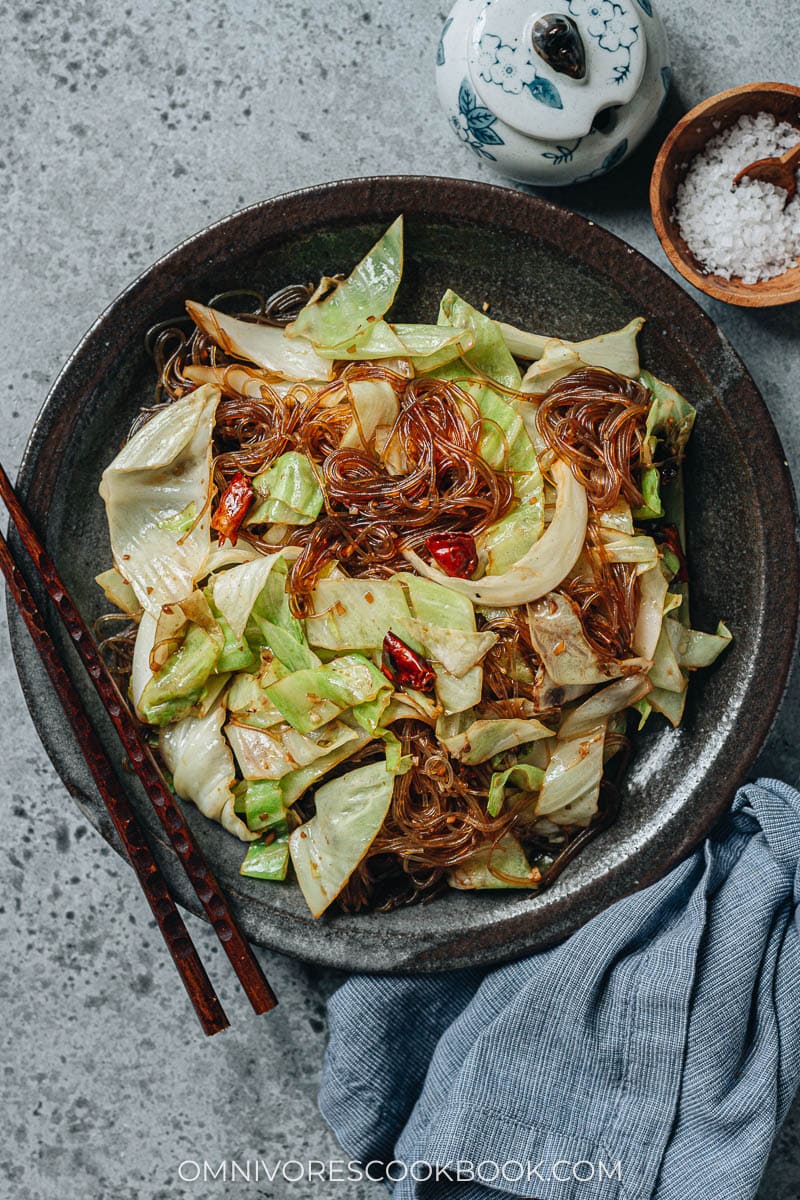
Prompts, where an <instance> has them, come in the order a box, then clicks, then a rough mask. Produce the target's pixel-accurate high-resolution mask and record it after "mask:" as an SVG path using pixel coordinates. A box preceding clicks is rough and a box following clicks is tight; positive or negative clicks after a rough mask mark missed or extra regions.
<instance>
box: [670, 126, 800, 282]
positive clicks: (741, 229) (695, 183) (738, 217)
mask: <svg viewBox="0 0 800 1200" xmlns="http://www.w3.org/2000/svg"><path fill="white" fill-rule="evenodd" d="M798 141H800V131H798V130H797V129H796V128H795V127H794V126H793V125H789V124H787V123H786V122H785V121H783V122H778V121H776V119H775V117H773V116H772V114H771V113H757V114H756V115H755V116H743V117H740V118H739V120H738V121H737V122H736V124H735V125H732V126H731V127H730V128H729V129H726V130H724V131H722V132H721V133H718V134H716V135H715V136H714V137H713V138H711V140H710V141H709V142H707V143H706V147H705V149H704V150H703V151H702V153H700V154H698V155H697V156H696V157H695V158H694V159H693V160H692V162H691V164H690V165H689V169H688V171H687V172H686V177H685V178H684V180H683V182H682V183H681V184H680V185H679V187H678V190H677V193H676V198H675V212H674V214H673V216H674V220H675V221H676V222H677V224H678V226H679V227H680V231H681V234H682V236H683V238H684V240H685V241H686V243H687V245H688V246H689V248H690V250H691V251H692V253H693V254H694V256H695V257H696V258H697V260H698V261H699V262H700V263H701V265H702V266H703V268H704V269H705V270H706V271H708V272H712V273H713V274H715V275H721V276H722V277H723V279H730V278H731V277H732V276H734V275H735V276H740V277H741V279H742V280H743V282H744V283H758V281H759V280H760V279H771V278H772V277H773V276H775V275H782V274H783V272H784V271H788V270H789V268H790V267H793V266H795V264H796V262H797V258H798V256H800V192H799V193H798V194H797V196H795V198H794V199H793V200H791V201H790V202H789V203H788V204H786V205H785V207H784V204H785V201H786V191H785V189H784V188H779V187H775V186H774V185H773V184H771V183H762V182H760V181H759V180H757V179H743V180H742V182H741V183H740V184H739V185H738V186H737V187H735V188H732V187H731V183H732V180H733V177H734V175H736V174H737V172H739V171H741V170H742V168H743V167H746V166H748V165H749V164H750V163H752V162H755V161H756V159H759V158H769V157H771V156H773V155H780V154H783V153H784V152H785V151H786V150H790V149H791V148H792V146H796V145H797V142H798Z"/></svg>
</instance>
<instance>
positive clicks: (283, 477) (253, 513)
mask: <svg viewBox="0 0 800 1200" xmlns="http://www.w3.org/2000/svg"><path fill="white" fill-rule="evenodd" d="M253 488H254V489H255V493H256V503H255V504H254V505H253V507H252V508H251V509H250V512H249V513H248V514H247V519H246V521H245V524H246V525H247V526H251V525H265V524H269V525H275V524H282V525H313V523H314V521H316V519H317V517H318V516H319V514H320V513H321V512H322V505H323V503H324V497H323V494H322V489H321V487H320V486H319V482H318V481H317V476H316V474H315V473H314V469H313V467H312V466H311V463H310V462H309V461H308V458H307V457H306V456H305V454H299V453H298V452H297V451H296V450H288V451H287V452H286V454H282V455H281V456H280V458H276V460H275V462H274V463H273V464H272V465H271V466H270V467H268V468H267V470H266V471H262V472H261V474H260V475H256V476H255V477H254V478H253Z"/></svg>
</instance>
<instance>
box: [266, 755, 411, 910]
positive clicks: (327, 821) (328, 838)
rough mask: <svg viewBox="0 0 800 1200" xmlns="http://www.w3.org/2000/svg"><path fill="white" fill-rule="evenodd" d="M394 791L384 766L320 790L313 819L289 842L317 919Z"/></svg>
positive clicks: (368, 843)
mask: <svg viewBox="0 0 800 1200" xmlns="http://www.w3.org/2000/svg"><path fill="white" fill-rule="evenodd" d="M393 787H394V776H393V775H392V774H390V772H389V771H388V770H387V767H386V762H385V760H383V761H379V762H375V763H369V764H368V765H367V766H365V767H358V768H356V770H355V771H350V772H348V774H347V775H342V776H340V777H339V778H338V779H334V780H331V781H330V782H329V783H326V784H323V786H322V787H321V788H319V789H318V791H317V794H316V797H315V804H316V814H315V815H314V816H313V817H312V818H311V820H310V821H307V822H306V823H305V825H301V826H300V828H299V829H295V830H294V832H293V833H292V834H291V836H290V838H289V852H290V854H291V856H292V865H293V866H294V869H295V874H296V875H297V882H298V883H299V884H300V889H301V891H302V893H303V895H304V896H305V899H306V903H307V904H308V907H309V908H310V910H311V912H312V914H313V915H314V916H315V917H319V916H321V915H322V913H323V912H324V911H325V909H326V908H327V907H328V906H329V905H330V904H331V903H332V902H333V901H334V900H335V899H336V897H337V896H338V895H339V893H340V892H341V890H342V888H343V887H344V886H345V885H346V883H347V881H348V879H349V878H350V876H351V875H352V874H353V871H355V869H356V867H357V866H358V864H359V863H360V862H361V860H362V858H363V857H364V855H365V854H366V853H367V851H368V850H369V848H370V846H371V845H372V843H373V842H374V840H375V838H376V836H377V834H378V832H379V831H380V828H381V826H382V825H383V822H384V821H385V819H386V814H387V813H388V811H389V805H390V804H391V800H392V789H393Z"/></svg>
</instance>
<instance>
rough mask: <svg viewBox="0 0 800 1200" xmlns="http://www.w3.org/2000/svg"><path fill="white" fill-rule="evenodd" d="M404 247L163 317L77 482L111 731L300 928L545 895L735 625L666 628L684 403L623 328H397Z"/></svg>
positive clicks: (632, 325)
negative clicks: (112, 622)
mask: <svg viewBox="0 0 800 1200" xmlns="http://www.w3.org/2000/svg"><path fill="white" fill-rule="evenodd" d="M403 260H404V247H403V220H402V217H398V219H397V220H396V221H395V222H393V224H392V225H391V226H390V227H389V229H388V230H386V232H385V233H384V234H383V235H382V236H381V237H380V238H379V240H378V241H377V242H376V244H375V245H374V246H373V247H372V248H371V249H370V250H368V251H367V253H366V254H365V255H364V257H363V258H362V260H361V261H360V262H359V263H358V264H357V265H356V266H355V268H354V269H353V270H352V271H351V272H350V274H349V275H347V276H344V275H335V276H332V277H327V276H326V277H324V278H323V279H322V280H321V282H320V284H319V286H318V287H317V288H316V290H314V292H313V294H310V295H309V293H310V290H311V289H310V288H309V290H308V292H306V293H305V295H306V297H307V300H306V301H305V302H304V303H302V306H300V307H299V310H298V309H297V308H296V309H295V311H294V314H293V319H289V316H287V315H286V314H285V312H284V311H283V310H282V309H280V311H279V312H278V317H275V318H274V319H273V314H272V313H271V310H270V304H271V302H267V303H266V304H265V305H262V306H261V308H260V309H259V310H258V311H257V312H255V311H250V312H243V313H237V314H235V315H231V314H229V313H227V312H223V311H221V310H218V309H214V308H210V307H208V306H206V305H203V304H200V303H197V302H195V301H191V300H190V301H188V302H187V310H188V313H189V315H190V317H191V318H192V320H193V322H194V323H195V325H196V328H197V331H198V332H197V336H196V339H190V340H189V342H188V343H187V342H186V339H185V338H184V342H183V343H181V344H182V345H183V344H184V343H186V346H185V349H184V350H182V351H179V358H178V359H176V360H174V361H173V362H172V364H171V365H170V367H169V369H168V370H166V371H165V375H164V377H163V379H162V387H164V388H165V389H166V392H167V393H168V395H169V397H170V398H171V399H172V401H173V402H172V403H171V404H169V405H164V406H160V407H158V408H156V410H155V411H154V412H153V414H152V415H151V416H150V417H149V419H147V420H146V421H145V423H144V424H141V425H140V427H139V428H138V431H135V432H134V433H133V435H132V436H131V437H130V438H129V440H128V441H127V442H126V443H125V445H124V446H123V448H122V449H121V451H120V453H119V454H118V455H117V457H116V458H115V459H114V461H113V462H112V463H111V464H110V465H109V466H108V467H107V468H106V470H105V471H104V473H103V478H102V482H101V485H100V492H101V495H102V497H103V499H104V501H105V504H106V512H107V517H108V526H109V535H110V545H111V558H112V560H113V566H111V567H109V568H108V569H107V570H105V571H103V572H102V573H101V574H100V575H98V576H97V583H98V585H99V587H100V588H101V589H102V591H103V594H104V596H105V598H106V600H107V601H108V602H109V603H110V604H111V605H113V606H114V607H115V608H116V609H117V610H118V611H119V614H120V618H119V619H120V621H121V622H124V621H126V620H127V621H129V622H131V626H130V630H129V631H128V632H123V634H122V635H121V636H114V637H112V638H110V639H109V647H110V652H111V651H113V653H115V654H118V655H121V656H122V657H123V658H125V654H126V653H127V659H126V660H125V662H124V669H125V670H127V673H128V693H129V698H130V701H131V703H132V705H133V707H134V710H135V712H136V715H137V717H138V718H139V720H141V721H142V722H143V723H144V724H146V725H148V726H150V727H151V728H152V730H153V738H154V739H157V742H158V748H159V753H160V756H161V760H162V761H163V763H164V766H165V768H166V769H167V771H168V772H169V773H170V776H171V780H172V783H173V786H174V789H175V791H176V793H177V794H178V796H180V797H181V798H182V799H183V800H185V801H188V802H191V803H193V804H195V805H196V806H197V807H198V808H199V809H200V811H201V812H202V813H203V814H204V815H205V816H207V817H208V818H209V819H211V820H214V821H217V822H219V823H220V824H221V825H222V826H223V827H224V828H225V829H226V830H227V831H229V832H230V833H232V834H233V835H234V836H236V837H237V838H239V839H241V840H242V841H245V842H248V843H249V847H248V850H247V853H246V856H245V858H244V860H243V863H242V867H241V872H242V875H243V876H246V877H248V878H249V879H252V880H258V881H266V882H269V883H272V884H274V885H276V886H282V885H284V883H285V881H287V880H291V879H294V880H296V882H297V884H299V887H300V889H301V890H302V893H303V895H304V897H305V899H306V901H307V903H308V907H309V909H310V911H311V913H312V914H313V915H314V917H319V916H321V915H322V914H323V913H324V912H325V911H326V910H327V909H328V908H329V907H330V906H331V905H332V904H334V903H338V904H339V905H341V906H343V907H344V908H346V909H354V908H355V909H357V908H359V907H363V906H365V905H368V904H374V905H377V904H378V903H379V901H380V902H383V903H384V904H386V905H388V906H391V905H392V904H393V903H406V902H407V901H408V900H409V899H414V898H416V897H417V896H421V895H423V894H428V893H429V892H430V891H431V890H433V889H435V888H436V887H439V886H450V887H452V888H456V889H460V890H467V891H475V890H483V889H502V888H532V889H535V888H537V887H541V886H544V885H546V884H547V883H548V882H549V880H550V879H551V878H553V877H554V874H555V872H556V871H557V870H558V869H559V864H560V862H561V861H562V858H563V856H565V855H566V856H567V857H568V856H569V847H570V844H571V841H572V840H573V839H574V838H575V837H577V836H579V835H581V834H582V831H585V830H587V829H589V830H591V829H593V828H595V827H596V825H597V824H598V823H599V821H600V818H601V815H602V813H601V809H602V806H603V799H602V798H603V796H604V794H605V792H604V787H605V786H606V785H605V784H604V780H606V781H607V780H608V779H609V772H610V771H612V770H613V769H614V763H615V762H616V757H615V756H616V755H618V753H619V751H620V749H621V748H622V747H623V745H625V744H626V742H627V737H628V731H629V730H632V727H633V726H634V725H635V724H637V723H638V725H639V727H641V726H642V725H643V724H644V723H645V722H646V721H647V720H648V719H650V718H651V717H652V716H653V714H660V715H662V716H663V717H664V718H665V719H666V721H667V722H669V723H671V724H672V725H674V726H676V725H678V724H679V723H680V721H681V719H682V717H683V714H684V711H685V706H686V703H687V695H688V693H689V685H690V680H691V675H692V673H693V672H695V671H698V670H704V669H706V668H708V667H710V666H711V665H712V664H713V663H714V662H715V661H716V659H717V658H718V657H719V655H720V654H722V653H723V651H724V650H725V649H726V648H727V647H728V646H729V645H730V644H731V640H732V634H731V632H730V630H729V629H728V627H727V626H726V625H725V624H724V622H720V623H719V624H718V626H717V628H716V630H715V631H714V632H704V631H701V630H698V629H694V628H693V627H692V625H691V621H690V610H689V570H688V564H687V557H686V556H687V542H686V522H685V515H684V501H683V497H684V493H683V484H682V471H683V465H682V464H683V459H684V454H685V451H686V447H687V443H688V441H689V438H690V435H691V432H692V428H693V425H694V422H695V416H696V414H695V410H694V408H693V407H692V406H691V404H690V403H689V402H688V401H687V400H686V399H685V398H684V397H683V396H681V395H680V393H679V392H678V391H676V390H675V388H674V387H673V386H672V385H671V384H669V383H668V382H665V381H663V380H661V379H659V378H658V377H657V376H655V375H653V374H651V373H650V372H649V371H648V370H645V369H643V368H642V366H641V364H640V361H639V352H638V347H637V334H638V333H639V330H640V329H641V326H642V324H643V322H642V319H641V318H638V317H634V318H633V319H631V320H630V321H629V322H628V323H627V324H626V325H625V326H624V327H622V328H620V329H616V330H614V331H612V332H610V333H600V334H598V335H597V336H594V337H590V338H587V339H584V340H582V341H573V340H569V339H567V338H565V337H559V336H548V335H545V334H544V333H540V332H528V331H527V330H526V329H521V328H518V327H516V326H514V325H510V324H508V323H506V322H504V321H501V320H497V319H495V316H494V315H493V312H492V309H491V307H490V305H489V304H488V303H486V302H485V301H486V298H484V297H480V296H478V297H475V296H473V297H471V298H470V299H466V298H464V297H463V296H461V295H459V294H458V293H457V292H455V291H453V290H450V289H448V291H446V292H445V294H444V296H442V298H441V302H440V305H439V309H438V313H435V314H428V316H429V317H431V316H434V317H435V320H433V321H431V320H428V321H420V322H417V323H412V322H408V321H399V320H395V319H394V316H393V313H392V306H393V304H394V302H395V299H396V296H397V293H398V289H399V287H400V283H401V279H402V272H403ZM327 266H328V269H329V270H338V269H339V268H340V267H341V266H342V264H340V263H330V264H327ZM295 290H296V289H295ZM279 298H280V297H279ZM534 305H535V297H534V298H533V299H532V306H534ZM229 307H232V305H229ZM279 308H280V306H279ZM287 322H288V324H287ZM536 324H538V325H540V326H541V325H544V326H545V327H546V319H545V320H544V321H541V320H540V321H537V322H536ZM181 354H182V357H181ZM556 384H557V385H558V386H557V387H555V385H556ZM620 431H623V432H620ZM222 509H224V513H225V519H226V520H227V521H228V522H233V525H230V524H229V525H224V524H220V523H219V519H218V518H219V514H220V512H221V510H222ZM223 529H225V530H226V532H225V533H224V534H223V533H222V532H220V531H222V530H223ZM234 531H235V532H234ZM115 628H116V626H115ZM122 628H124V625H123V626H122ZM609 786H610V785H609ZM583 836H585V834H584V835H583ZM259 886H263V883H262V884H260V885H259Z"/></svg>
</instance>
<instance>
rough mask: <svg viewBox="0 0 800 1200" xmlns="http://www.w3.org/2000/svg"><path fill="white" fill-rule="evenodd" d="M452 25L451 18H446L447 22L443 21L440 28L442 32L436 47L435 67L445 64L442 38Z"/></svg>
mask: <svg viewBox="0 0 800 1200" xmlns="http://www.w3.org/2000/svg"><path fill="white" fill-rule="evenodd" d="M452 24H453V18H452V17H448V18H447V20H446V21H445V23H444V25H443V26H442V32H441V34H440V36H439V45H438V46H437V47H436V65H437V67H443V66H444V64H445V62H446V59H445V56H444V36H445V34H446V33H447V31H448V29H449V28H450V26H451V25H452Z"/></svg>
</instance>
